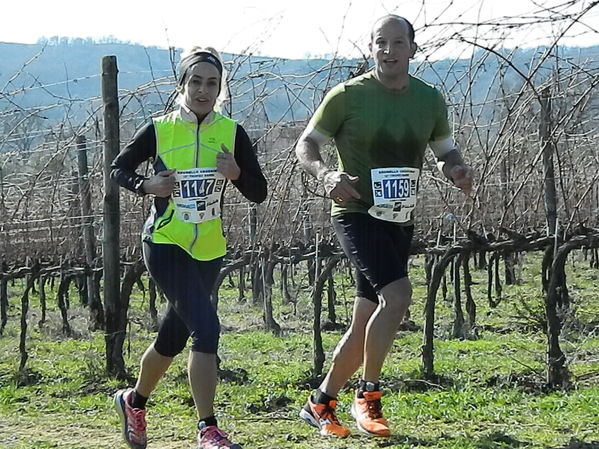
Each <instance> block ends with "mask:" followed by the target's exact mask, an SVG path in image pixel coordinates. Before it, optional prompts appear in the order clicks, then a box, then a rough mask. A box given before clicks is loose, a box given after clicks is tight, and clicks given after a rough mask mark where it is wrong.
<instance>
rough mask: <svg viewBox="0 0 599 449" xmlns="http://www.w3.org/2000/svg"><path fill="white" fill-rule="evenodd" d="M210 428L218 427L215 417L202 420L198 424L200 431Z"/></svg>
mask: <svg viewBox="0 0 599 449" xmlns="http://www.w3.org/2000/svg"><path fill="white" fill-rule="evenodd" d="M208 426H217V423H216V418H215V417H214V415H212V416H208V417H207V418H202V419H200V421H199V422H198V429H200V430H201V429H203V428H204V427H208Z"/></svg>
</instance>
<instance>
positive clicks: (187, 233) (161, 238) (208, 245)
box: [151, 110, 237, 260]
mask: <svg viewBox="0 0 599 449" xmlns="http://www.w3.org/2000/svg"><path fill="white" fill-rule="evenodd" d="M204 122H207V123H204ZM204 122H202V123H200V124H198V123H191V122H187V121H185V120H183V119H182V118H181V112H180V111H179V110H177V111H173V112H171V113H169V114H166V115H164V116H162V117H158V118H155V119H154V128H155V130H156V156H157V157H159V158H160V159H161V160H162V162H163V163H164V165H165V167H166V169H167V170H173V169H175V170H188V169H192V168H214V167H216V155H217V154H218V153H222V150H221V144H223V145H225V147H227V148H228V149H230V151H232V152H234V149H235V133H236V131H237V124H236V123H235V121H233V120H231V119H229V118H227V117H224V116H223V115H221V114H219V113H216V112H212V113H211V114H210V116H209V117H208V118H207V119H205V120H204ZM151 241H152V242H154V243H170V244H175V245H178V246H180V247H181V248H183V249H184V250H185V251H187V253H188V254H189V255H190V256H191V257H193V258H194V259H197V260H213V259H216V258H218V257H222V256H224V255H225V254H226V252H227V242H226V240H225V237H224V235H223V230H222V222H221V218H220V217H218V218H215V219H213V220H210V221H206V222H203V223H197V224H195V223H186V222H183V221H181V220H179V219H178V218H177V214H176V213H175V208H174V205H173V201H172V199H171V200H169V204H168V207H167V209H166V211H165V212H164V214H163V215H162V216H161V217H159V218H158V219H157V220H156V221H155V222H154V225H153V226H152V228H151Z"/></svg>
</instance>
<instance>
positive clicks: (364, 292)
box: [332, 212, 414, 303]
mask: <svg viewBox="0 0 599 449" xmlns="http://www.w3.org/2000/svg"><path fill="white" fill-rule="evenodd" d="M332 222H333V229H334V230H335V233H336V234H337V238H338V239H339V243H340V244H341V247H342V248H343V251H344V252H345V254H346V255H347V257H348V258H349V260H350V261H351V262H352V264H353V265H354V266H355V267H356V270H357V273H356V276H357V277H356V296H359V297H362V298H366V299H368V300H370V301H373V302H376V303H378V296H377V293H378V292H380V291H381V289H382V288H383V287H385V286H386V285H388V284H390V283H391V282H393V281H396V280H398V279H401V278H404V277H407V276H408V258H409V255H410V246H411V244H412V236H413V234H414V226H399V225H397V224H396V223H392V222H388V221H383V220H379V219H378V218H374V217H371V216H370V215H368V214H362V213H357V212H352V213H346V214H341V215H337V216H334V217H333V218H332Z"/></svg>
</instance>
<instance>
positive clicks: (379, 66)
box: [369, 19, 416, 78]
mask: <svg viewBox="0 0 599 449" xmlns="http://www.w3.org/2000/svg"><path fill="white" fill-rule="evenodd" d="M369 48H370V52H371V53H372V58H373V59H374V65H375V68H376V71H377V72H378V73H379V74H381V75H383V76H385V77H392V78H393V77H396V76H401V75H405V74H406V73H408V64H409V61H410V58H411V57H412V56H414V52H415V51H416V44H415V43H414V42H412V40H411V39H410V32H409V28H408V25H407V23H406V22H405V21H403V20H396V19H389V20H385V21H382V22H379V23H377V24H376V25H375V27H374V29H373V30H372V42H371V43H370V45H369Z"/></svg>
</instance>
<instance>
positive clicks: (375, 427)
mask: <svg viewBox="0 0 599 449" xmlns="http://www.w3.org/2000/svg"><path fill="white" fill-rule="evenodd" d="M381 397H383V393H381V392H380V391H365V392H364V397H363V398H359V397H357V396H356V399H355V400H354V403H353V404H352V406H351V414H352V416H353V417H354V419H355V420H356V425H357V426H358V430H359V431H360V432H363V433H365V434H366V435H370V436H373V437H388V436H390V435H391V432H390V430H389V423H387V420H386V419H385V418H383V407H382V406H381Z"/></svg>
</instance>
